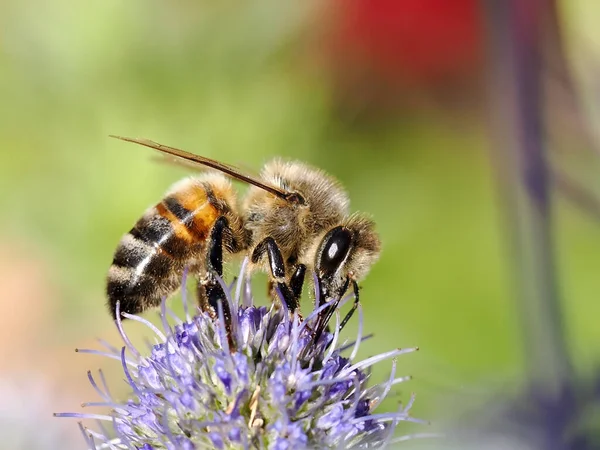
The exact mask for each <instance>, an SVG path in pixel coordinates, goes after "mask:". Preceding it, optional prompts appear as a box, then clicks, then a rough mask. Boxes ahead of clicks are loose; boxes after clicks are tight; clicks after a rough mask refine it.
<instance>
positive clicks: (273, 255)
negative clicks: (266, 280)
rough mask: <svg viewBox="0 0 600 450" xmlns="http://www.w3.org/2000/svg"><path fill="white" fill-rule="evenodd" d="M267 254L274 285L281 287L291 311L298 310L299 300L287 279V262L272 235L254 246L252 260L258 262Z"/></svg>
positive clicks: (282, 294) (280, 290)
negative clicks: (284, 260)
mask: <svg viewBox="0 0 600 450" xmlns="http://www.w3.org/2000/svg"><path fill="white" fill-rule="evenodd" d="M265 254H266V255H267V258H269V267H270V269H271V276H272V277H273V283H274V286H275V287H276V288H278V289H279V292H281V296H282V297H283V301H284V302H285V304H286V306H287V307H288V309H289V310H290V312H291V313H294V312H296V310H297V309H298V301H297V298H296V296H295V294H294V291H293V290H292V289H291V288H290V287H289V286H288V284H287V283H286V281H285V264H284V262H283V256H282V255H281V251H280V250H279V247H278V246H277V243H276V242H275V239H273V238H272V237H270V236H269V237H266V238H265V239H263V240H262V241H261V242H259V243H258V245H257V246H256V247H255V248H254V251H253V252H252V257H251V261H252V262H253V263H257V262H258V261H259V260H260V258H261V257H262V256H263V255H265ZM296 272H297V271H296ZM296 284H297V282H296Z"/></svg>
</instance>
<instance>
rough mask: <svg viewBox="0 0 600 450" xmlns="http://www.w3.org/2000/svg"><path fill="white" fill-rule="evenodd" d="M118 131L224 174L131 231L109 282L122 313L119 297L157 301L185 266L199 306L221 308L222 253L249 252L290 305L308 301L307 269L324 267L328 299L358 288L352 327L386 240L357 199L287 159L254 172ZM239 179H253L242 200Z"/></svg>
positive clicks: (321, 291)
mask: <svg viewBox="0 0 600 450" xmlns="http://www.w3.org/2000/svg"><path fill="white" fill-rule="evenodd" d="M113 137H115V138H118V139H121V140H124V141H128V142H133V143H136V144H140V145H143V146H146V147H150V148H152V149H155V150H158V151H159V152H161V153H163V154H165V155H167V156H170V157H174V158H176V159H177V160H179V161H182V162H185V163H186V164H188V165H189V164H192V165H196V166H204V167H209V168H212V169H216V171H218V172H207V173H204V174H200V175H199V176H197V177H191V178H186V179H184V180H181V181H179V182H178V183H176V184H175V185H173V186H172V187H171V189H170V190H169V191H168V192H167V194H166V195H165V197H164V198H163V199H162V201H161V202H160V203H158V204H156V205H155V206H152V207H150V208H149V209H148V210H146V212H145V213H144V215H143V216H142V218H141V219H139V220H138V221H137V223H136V224H135V225H134V227H133V228H132V229H131V231H129V233H127V234H125V236H123V238H122V239H121V241H120V243H119V246H118V247H117V250H116V252H115V254H114V259H113V262H112V265H111V267H110V269H109V272H108V279H107V288H106V291H107V295H108V306H109V308H110V311H111V313H112V315H113V318H116V311H117V304H119V305H120V311H121V312H127V313H131V314H136V313H140V312H143V311H145V310H146V309H148V308H151V307H156V306H158V305H159V304H160V302H161V299H162V298H163V297H168V296H170V295H171V294H173V293H174V292H175V291H176V290H177V289H178V288H179V287H180V284H181V277H182V274H183V272H184V270H185V269H186V268H187V270H188V271H189V272H190V273H191V274H194V275H195V276H196V277H197V278H198V288H197V294H198V301H199V304H200V307H201V308H202V309H203V310H207V311H212V312H215V311H216V310H217V304H218V302H219V300H220V299H221V300H222V299H224V298H225V294H224V292H223V289H222V287H221V284H220V283H219V282H218V278H217V277H221V276H222V275H223V258H224V256H225V257H229V256H230V255H235V254H242V255H247V256H248V257H249V264H248V266H247V267H248V269H247V270H248V272H249V273H251V272H253V271H256V270H262V271H266V272H267V274H268V275H269V278H270V283H272V286H273V288H274V289H273V291H272V292H274V291H275V289H276V290H278V291H279V293H280V294H281V296H282V297H283V300H284V301H285V304H286V306H287V308H289V310H290V311H291V312H295V311H296V310H297V309H298V307H299V299H300V295H301V292H302V287H303V284H304V277H305V273H306V271H307V270H308V271H310V272H314V273H316V280H317V284H318V286H317V292H318V298H319V304H323V303H325V302H326V301H330V300H331V299H338V300H337V301H338V302H339V299H341V298H342V296H343V295H344V294H345V292H346V291H347V290H348V289H349V287H350V286H351V285H352V287H353V290H354V295H355V304H354V308H352V309H351V310H350V312H349V313H348V314H347V315H346V317H345V318H344V320H343V321H342V324H341V326H342V327H343V325H344V324H345V323H346V322H347V320H348V319H349V318H350V316H351V314H352V312H353V311H354V309H355V308H356V305H357V303H358V284H357V282H358V281H359V280H361V279H362V278H364V276H365V275H366V274H367V272H368V271H369V269H370V267H371V265H372V264H373V263H374V262H375V261H376V260H377V259H378V257H379V252H380V240H379V237H378V235H377V233H376V232H375V229H374V223H373V221H372V220H371V219H369V218H368V217H366V216H364V215H362V214H358V213H355V214H350V213H349V212H348V208H349V199H348V196H347V194H346V193H345V192H344V190H343V189H342V187H341V185H340V184H339V183H338V182H337V181H336V180H335V179H334V178H333V177H331V176H330V175H328V174H326V173H325V172H324V171H322V170H319V169H316V168H313V167H310V166H308V165H306V164H303V163H301V162H297V161H291V162H286V161H282V160H279V159H275V160H273V161H271V162H269V163H267V164H266V165H265V166H264V168H263V170H262V172H261V174H260V176H259V177H250V176H248V175H245V174H243V173H241V172H240V171H238V170H237V169H235V168H234V167H232V166H229V165H226V164H223V163H221V162H218V161H215V160H212V159H209V158H205V157H202V156H198V155H194V154H191V153H188V152H185V151H183V150H179V149H176V148H172V147H168V146H166V145H162V144H158V143H156V142H153V141H150V140H147V139H135V138H126V137H119V136H113ZM219 172H220V173H219ZM230 178H233V179H236V180H239V181H242V182H245V183H247V184H249V185H250V188H249V190H248V192H247V194H246V196H245V198H244V199H243V203H242V204H241V205H238V196H237V194H236V192H235V190H234V189H233V186H232V185H231V181H230ZM225 303H226V302H222V303H221V307H224V306H225ZM333 310H334V308H333V307H329V308H326V309H325V312H324V313H323V314H322V316H321V317H319V320H320V321H321V323H322V325H323V326H325V325H326V323H327V321H328V320H329V318H330V317H331V314H332V313H333ZM224 313H225V316H226V317H227V316H228V315H229V311H228V310H224ZM298 313H299V311H298Z"/></svg>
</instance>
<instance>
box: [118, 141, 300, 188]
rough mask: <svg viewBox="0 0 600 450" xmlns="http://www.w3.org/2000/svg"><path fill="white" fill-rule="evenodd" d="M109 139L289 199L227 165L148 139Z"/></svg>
mask: <svg viewBox="0 0 600 450" xmlns="http://www.w3.org/2000/svg"><path fill="white" fill-rule="evenodd" d="M110 137H113V138H115V139H120V140H122V141H126V142H133V143H134V144H139V145H143V146H145V147H149V148H153V149H154V150H158V151H159V152H161V153H162V154H164V155H165V156H168V157H169V156H170V157H172V158H173V160H175V161H176V162H177V163H182V165H184V166H187V167H195V168H197V167H198V166H204V167H210V168H212V169H215V170H218V171H220V172H223V173H225V174H227V175H229V176H230V177H232V178H235V179H236V180H240V181H243V182H245V183H248V184H252V185H254V186H256V187H258V188H260V189H264V190H265V191H267V192H270V193H271V194H273V195H275V196H277V197H279V198H282V199H284V200H288V197H290V193H288V192H285V191H282V190H281V189H278V188H276V187H274V186H270V185H268V184H266V183H263V182H262V181H260V180H258V179H257V178H254V177H251V176H249V175H246V174H244V173H242V172H241V171H240V170H238V169H237V168H235V167H233V166H230V165H228V164H225V163H222V162H220V161H216V160H214V159H210V158H206V157H205V156H200V155H195V154H193V153H189V152H186V151H184V150H180V149H178V148H174V147H169V146H168V145H163V144H159V143H158V142H154V141H151V140H150V139H143V138H130V137H123V136H114V135H110Z"/></svg>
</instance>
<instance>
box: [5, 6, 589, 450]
mask: <svg viewBox="0 0 600 450" xmlns="http://www.w3.org/2000/svg"><path fill="white" fill-rule="evenodd" d="M361 3H364V2H360V1H352V2H348V4H347V5H345V6H344V5H343V4H342V3H341V2H339V1H328V2H323V3H322V4H319V5H315V4H309V3H306V4H304V6H302V7H301V8H300V7H298V6H297V5H296V6H295V7H291V6H290V5H289V4H286V2H273V1H267V0H255V1H253V2H235V1H225V2H221V3H219V4H218V5H217V4H216V2H198V1H191V0H187V1H177V2H159V1H155V0H146V1H141V0H130V1H127V2H122V1H116V0H104V1H96V2H69V1H66V0H56V1H53V2H46V1H41V0H39V1H37V0H32V1H28V2H20V1H17V0H5V1H4V2H2V3H1V4H0V192H1V194H0V211H2V220H1V221H0V287H1V288H2V291H3V292H2V295H1V300H0V302H1V303H2V311H3V312H2V326H0V352H1V353H0V382H1V383H2V385H5V386H13V384H11V383H16V384H15V385H16V386H18V388H15V389H22V390H23V391H22V392H23V396H22V397H19V396H17V398H22V399H23V402H24V403H27V402H40V401H41V396H40V395H36V396H34V397H33V398H30V397H29V396H30V395H31V392H32V390H31V389H30V387H29V386H30V385H44V386H48V389H47V391H45V392H46V393H47V395H48V398H49V406H48V408H47V410H48V411H50V412H52V411H56V410H63V411H64V410H70V411H79V410H80V408H79V403H80V402H82V401H86V400H95V399H96V396H95V394H94V392H93V391H92V390H91V389H90V388H89V387H88V386H87V379H86V376H85V371H86V370H87V369H88V368H89V369H96V368H98V367H103V368H104V369H106V370H107V372H108V374H109V375H108V376H109V378H110V379H112V380H114V382H115V384H117V385H118V383H119V381H120V378H121V376H120V375H119V367H118V364H117V363H113V362H112V361H109V360H104V359H101V358H94V357H88V356H86V355H76V354H74V353H72V349H73V348H75V347H96V346H97V345H96V344H95V343H94V339H95V338H96V337H103V338H106V339H107V340H110V341H113V342H117V341H118V338H117V335H116V332H115V330H114V329H113V325H112V323H111V320H110V317H109V315H108V313H107V311H106V309H105V304H104V303H105V299H104V280H105V274H106V271H107V269H108V266H109V265H110V262H111V259H112V254H113V251H114V249H115V247H116V245H117V243H118V241H119V239H120V237H121V235H122V234H123V233H124V232H126V231H127V230H128V229H129V228H130V227H131V226H132V224H133V223H134V222H135V221H136V220H137V219H138V218H139V216H140V215H141V214H142V212H143V211H144V209H145V208H146V207H147V206H148V205H150V204H153V203H155V202H156V201H157V200H159V199H160V198H161V196H162V195H163V193H164V191H165V190H166V189H167V188H168V186H169V185H170V184H172V183H173V182H175V181H176V180H177V179H178V178H181V177H183V176H185V175H187V174H188V171H186V170H185V169H181V168H175V167H170V166H167V165H162V164H157V163H156V161H154V160H153V156H154V155H153V154H152V153H151V152H149V151H147V150H145V149H143V148H141V147H136V146H133V145H131V144H125V143H122V142H119V141H116V140H113V139H110V138H109V137H108V135H109V134H120V135H125V136H135V137H147V138H150V139H153V140H156V141H158V142H162V143H165V144H169V145H172V146H176V147H179V148H183V149H186V150H188V151H192V152H196V153H199V154H202V155H205V156H208V157H213V158H218V159H221V160H223V161H226V162H229V163H232V164H235V165H238V166H240V167H243V168H244V169H247V170H250V171H254V172H258V171H259V170H260V168H261V166H262V165H263V164H264V163H265V162H266V161H268V160H269V159H270V158H272V157H275V156H282V157H286V158H294V159H300V160H303V161H306V162H309V163H311V164H313V165H315V166H318V167H321V168H323V169H325V170H327V171H328V172H330V173H331V174H333V175H335V176H336V177H337V178H338V179H340V180H341V181H342V183H343V184H344V185H345V187H346V188H347V190H348V192H349V194H350V197H351V199H352V209H353V210H361V211H366V212H368V213H370V214H372V215H373V217H374V218H375V220H376V222H377V224H378V230H379V232H380V233H381V238H382V241H383V253H382V256H381V259H380V261H379V262H378V263H377V264H376V266H375V267H373V269H372V271H371V273H370V275H369V276H368V278H367V279H366V280H365V281H364V282H363V283H362V286H363V291H362V299H363V306H364V311H365V331H366V332H373V333H375V336H374V337H373V338H372V339H370V340H369V341H367V342H365V343H364V345H363V346H362V350H361V354H362V356H368V355H372V354H375V353H378V352H382V351H385V350H388V349H392V348H395V347H409V346H415V345H418V346H419V347H420V349H421V350H420V352H418V353H416V354H412V355H408V356H406V357H402V358H401V359H400V360H399V361H398V372H397V373H398V375H401V374H411V375H413V377H414V380H413V381H411V382H410V383H408V384H403V385H400V386H399V388H398V389H397V392H398V395H393V396H392V397H391V398H390V400H388V401H387V402H386V403H385V404H384V408H385V409H388V410H391V409H395V408H396V407H397V406H396V405H397V403H398V402H399V401H400V400H402V401H406V400H407V399H408V395H409V393H410V392H415V393H416V394H417V401H416V403H415V406H414V409H413V415H414V416H416V417H421V418H427V419H429V420H433V421H436V420H444V419H448V418H452V417H456V416H457V415H460V414H461V411H462V408H466V409H468V407H469V405H470V404H476V403H477V402H479V401H480V400H481V399H482V398H484V397H485V396H486V395H487V394H486V393H487V392H489V391H488V388H490V387H491V388H495V387H498V386H514V385H516V384H517V383H518V382H519V380H520V377H521V376H522V373H523V367H524V363H523V361H522V357H523V351H522V344H521V339H520V338H521V336H520V330H519V327H518V320H517V316H516V314H517V312H516V311H517V309H516V305H515V300H514V290H513V286H512V277H511V265H510V260H509V258H508V257H507V254H508V251H507V249H506V245H505V244H506V236H505V233H504V230H503V228H502V220H501V211H500V208H499V202H498V201H497V200H498V195H497V192H496V190H495V189H496V187H495V182H494V173H493V167H492V164H491V163H490V159H489V155H488V152H489V149H488V147H489V136H488V130H487V111H488V106H489V105H488V102H487V100H486V96H485V93H486V90H487V87H486V77H485V69H486V65H485V61H486V59H487V58H489V57H490V55H489V54H487V52H486V47H485V43H484V36H485V26H484V25H483V24H482V23H480V21H479V19H480V18H479V16H478V14H479V12H478V9H477V8H478V5H477V2H475V1H462V0H461V2H457V3H456V5H455V7H454V9H453V10H452V11H446V12H445V14H455V17H454V16H452V17H450V16H446V19H444V20H439V18H438V19H435V18H434V19H432V18H431V17H432V15H433V16H435V15H436V14H438V13H436V9H435V8H438V7H439V5H435V4H436V3H437V2H431V3H432V4H433V5H434V6H435V7H434V6H432V7H431V8H430V9H429V10H428V9H427V8H415V4H416V3H415V2H410V1H405V2H398V4H397V5H394V4H393V3H391V2H379V3H380V4H381V5H380V6H381V8H382V10H381V11H382V12H381V13H380V14H375V13H373V14H370V15H369V13H368V11H367V9H365V6H364V5H362V6H361ZM425 3H427V2H425ZM562 3H564V5H562V9H561V13H562V15H561V20H562V23H563V24H564V25H565V29H564V32H565V37H566V38H567V39H566V46H567V49H568V52H569V55H571V56H570V58H571V59H570V60H572V61H573V62H574V64H575V67H577V72H576V73H577V74H578V78H577V80H578V88H579V89H581V90H584V92H591V93H592V94H593V92H594V91H595V89H596V88H597V86H596V87H594V86H593V85H591V87H590V83H589V82H587V81H589V80H593V79H594V76H593V75H590V73H593V71H594V70H596V69H597V67H598V64H597V62H598V61H599V60H598V59H596V60H595V62H594V60H593V59H590V58H589V57H590V56H591V55H594V53H597V51H598V50H599V49H600V33H599V32H598V29H597V26H596V25H595V22H594V21H593V20H591V18H593V17H598V14H599V13H600V8H599V7H598V5H596V4H595V3H594V2H593V1H591V0H588V1H575V2H566V1H564V2H562ZM400 4H402V8H404V9H401V8H400V7H398V5H400ZM386 7H387V8H391V11H388V12H387V13H384V12H383V11H384V8H386ZM353 8H354V9H353ZM361 8H363V9H362V10H361ZM406 8H409V9H408V10H407V9H406ZM410 8H413V9H414V11H413V10H410ZM348 10H349V12H348ZM407 11H408V12H407ZM371 12H372V10H371ZM394 14H400V15H401V16H402V17H404V19H402V20H398V21H394V20H393V19H391V18H390V17H393V15H394ZM357 17H359V18H357ZM360 17H362V19H360ZM436 17H437V16H436ZM378 20H379V21H380V22H378ZM436 20H438V21H436ZM419 21H421V22H419ZM440 24H442V26H441V29H440ZM403 25H406V26H405V28H404V29H405V30H407V31H406V33H403V32H402V31H398V30H401V29H402V28H401V27H402V26H403ZM361 26H362V27H366V30H365V29H363V28H361ZM444 26H447V27H448V29H447V30H445V29H444ZM386 27H388V28H386ZM386 30H387V31H386ZM394 30H395V31H394ZM457 30H459V31H460V32H457ZM411 33H412V34H411ZM444 33H447V34H446V35H445V34H444ZM402 39H406V40H408V41H409V44H407V45H404V46H403V45H400V46H399V47H398V48H400V50H399V51H396V50H397V48H396V47H394V45H392V44H390V43H389V42H390V41H393V42H396V41H398V42H400V41H401V40H402ZM411 39H412V40H411ZM453 39H454V40H453ZM402 42H404V41H402ZM420 46H421V47H420ZM594 66H595V67H594ZM596 75H597V72H596ZM585 89H588V91H585ZM596 92H597V90H596ZM586 99H587V100H588V102H587V106H588V107H589V108H588V110H586V114H589V117H594V115H593V114H594V111H593V106H594V101H593V96H592V97H589V96H586ZM554 106H555V108H557V109H559V110H560V105H558V106H557V105H556V104H555V105H554ZM553 129H554V130H559V131H561V130H562V131H564V132H562V131H561V133H559V134H560V141H561V142H560V143H561V147H560V148H559V150H558V151H555V155H553V157H554V158H556V159H557V160H558V161H559V162H561V161H563V160H564V161H566V162H565V164H569V166H570V167H575V168H577V167H580V168H581V171H582V173H585V176H586V178H587V180H588V181H589V183H591V184H592V185H594V184H595V185H596V186H595V187H598V184H599V183H598V181H596V178H598V177H597V176H596V177H595V176H594V174H597V173H600V172H598V171H597V169H598V162H597V160H596V158H597V157H596V156H595V155H593V154H592V153H591V152H588V151H586V148H585V147H586V143H585V142H583V141H582V139H581V138H580V135H579V133H578V131H577V125H572V124H571V123H570V116H569V114H568V113H565V114H563V115H559V117H558V118H555V122H554V124H553ZM573 173H574V174H575V175H576V176H577V173H578V172H573ZM582 177H583V175H582ZM238 187H239V189H240V191H243V190H244V186H238ZM556 206H557V208H556V210H555V214H554V215H555V218H556V223H555V225H556V226H555V231H556V243H557V255H558V261H557V265H558V268H559V270H560V275H561V278H560V287H561V291H562V293H563V294H564V295H563V300H564V301H563V308H564V315H565V320H566V324H567V333H568V339H569V346H570V348H571V349H572V350H573V352H574V354H575V355H576V360H575V361H576V363H577V365H578V368H579V369H580V370H581V371H582V372H584V373H585V372H586V370H588V369H590V368H591V367H592V366H593V364H594V363H597V362H598V345H597V343H598V342H600V327H598V317H599V315H600V302H598V301H597V292H598V290H599V289H600V277H598V275H597V274H598V270H597V268H598V266H599V264H600V239H598V238H599V237H600V229H599V228H598V226H597V223H596V221H595V219H593V218H591V217H590V216H588V215H586V214H584V213H582V212H581V211H580V210H578V209H577V208H576V207H575V206H573V205H572V204H570V203H569V202H567V201H565V200H563V199H560V198H558V200H557V202H556ZM148 317H154V315H153V313H148ZM128 326H129V325H128ZM130 327H131V330H132V333H133V334H136V333H137V334H138V335H139V336H141V335H142V333H143V332H142V330H141V329H138V328H137V327H136V326H135V324H131V325H130ZM349 328H353V327H352V326H350V327H349ZM388 371H389V364H386V363H384V364H381V365H380V366H379V367H378V368H377V369H376V370H375V372H374V375H373V379H374V380H376V381H382V380H384V379H385V378H386V377H387V373H388ZM15 380H16V381H15ZM11 389H12V388H11ZM6 410H7V411H8V413H6V414H5V415H7V417H9V418H11V411H13V406H11V405H8V404H7V405H6ZM25 415H26V416H27V414H25ZM13 418H14V417H13ZM30 419H31V417H30ZM15 420H16V419H15ZM39 420H40V421H42V422H44V427H49V428H55V427H60V428H65V429H67V433H69V432H70V431H69V430H74V429H75V428H76V424H75V423H74V422H70V421H68V420H64V419H63V421H62V422H61V421H59V420H58V419H50V418H49V416H47V415H46V410H43V411H42V413H40V419H39ZM46 420H47V421H48V422H49V423H46ZM56 422H60V424H56ZM40 423H41V422H40ZM76 442H79V441H77V440H76ZM74 445H77V444H74ZM23 448H26V447H23ZM50 448H52V447H50ZM74 448H76V447H74Z"/></svg>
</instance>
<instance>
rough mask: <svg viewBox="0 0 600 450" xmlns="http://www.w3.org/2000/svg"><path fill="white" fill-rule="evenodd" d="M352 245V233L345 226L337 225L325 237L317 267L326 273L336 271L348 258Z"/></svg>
mask: <svg viewBox="0 0 600 450" xmlns="http://www.w3.org/2000/svg"><path fill="white" fill-rule="evenodd" d="M351 246H352V234H351V233H350V231H349V230H347V229H346V228H343V227H336V228H334V229H333V230H331V231H329V233H327V234H326V235H325V237H324V238H323V243H322V245H321V251H320V253H319V261H318V264H317V269H318V270H319V271H320V272H323V273H325V274H330V273H334V272H335V271H337V270H338V269H339V267H340V266H341V265H342V263H343V262H344V261H345V260H346V257H347V256H348V253H349V252H350V247H351Z"/></svg>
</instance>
